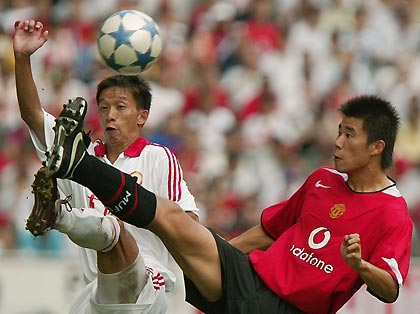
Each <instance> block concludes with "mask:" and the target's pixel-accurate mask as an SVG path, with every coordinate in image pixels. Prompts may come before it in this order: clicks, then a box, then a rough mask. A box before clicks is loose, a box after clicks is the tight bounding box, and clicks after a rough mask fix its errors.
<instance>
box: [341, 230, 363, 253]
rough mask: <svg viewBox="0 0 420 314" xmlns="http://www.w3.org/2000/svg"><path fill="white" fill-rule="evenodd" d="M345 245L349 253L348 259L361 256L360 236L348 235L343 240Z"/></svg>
mask: <svg viewBox="0 0 420 314" xmlns="http://www.w3.org/2000/svg"><path fill="white" fill-rule="evenodd" d="M343 245H344V247H345V250H346V252H347V257H348V258H350V257H357V256H358V255H359V254H360V251H361V246H360V236H359V235H358V234H350V235H346V236H345V237H344V239H343Z"/></svg>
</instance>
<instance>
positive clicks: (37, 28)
mask: <svg viewBox="0 0 420 314" xmlns="http://www.w3.org/2000/svg"><path fill="white" fill-rule="evenodd" d="M14 27H15V36H14V38H13V51H14V53H15V56H20V55H23V56H30V55H31V54H33V53H34V52H35V51H37V50H38V49H39V48H41V47H42V46H43V45H44V43H45V42H46V41H47V40H48V31H43V27H44V25H42V23H41V22H39V21H35V20H25V21H24V22H20V21H16V22H15V25H14Z"/></svg>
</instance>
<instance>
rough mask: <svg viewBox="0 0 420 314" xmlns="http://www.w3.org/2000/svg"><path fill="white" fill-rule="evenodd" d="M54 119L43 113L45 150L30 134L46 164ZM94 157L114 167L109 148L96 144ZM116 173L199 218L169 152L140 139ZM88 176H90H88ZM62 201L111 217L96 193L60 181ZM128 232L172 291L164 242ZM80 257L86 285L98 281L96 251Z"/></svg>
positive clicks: (138, 231) (130, 227)
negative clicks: (128, 177)
mask: <svg viewBox="0 0 420 314" xmlns="http://www.w3.org/2000/svg"><path fill="white" fill-rule="evenodd" d="M54 125H55V117H54V116H52V115H51V114H49V113H47V112H44V128H45V141H46V145H47V147H45V146H43V145H42V144H41V143H40V141H39V140H38V139H37V138H36V136H35V134H34V133H33V132H32V131H31V130H30V134H31V138H32V141H33V143H34V146H35V149H36V151H37V154H38V157H39V158H40V159H41V160H45V151H46V150H50V149H51V146H52V144H53V140H54V131H53V126H54ZM88 152H89V153H90V154H91V155H95V156H97V157H98V158H99V159H100V160H102V161H103V162H105V163H108V164H110V165H111V163H110V161H109V160H108V159H107V157H106V145H105V144H104V143H102V142H101V141H99V140H97V141H95V142H94V143H91V145H90V146H89V148H88ZM112 165H113V166H114V167H116V168H117V169H119V170H121V171H124V172H125V173H128V174H130V175H132V176H134V177H136V178H137V183H139V184H141V185H142V186H143V187H144V188H145V189H147V190H150V191H152V192H153V193H155V194H156V195H158V196H160V197H163V198H167V199H170V200H173V201H175V202H177V203H178V204H179V205H180V206H181V207H182V209H183V210H184V211H191V212H193V213H195V214H197V216H198V211H199V210H198V208H197V206H196V203H195V199H194V196H193V195H192V194H191V193H190V191H189V190H188V187H187V184H186V182H185V181H184V179H183V175H182V169H181V167H180V164H179V161H178V160H177V158H176V156H175V155H174V154H173V153H172V152H171V151H170V150H169V149H168V148H167V147H164V146H161V145H158V144H154V143H150V142H148V141H147V140H146V139H144V138H139V139H138V140H137V141H136V142H134V143H133V144H132V145H131V146H130V147H129V148H128V149H127V150H126V151H125V152H123V153H121V155H120V156H119V157H118V158H117V160H116V161H115V162H114V164H112ZM86 175H89V174H86ZM57 184H58V187H59V189H60V192H61V193H62V197H65V196H67V195H72V199H71V201H70V203H71V205H72V207H76V208H89V207H90V208H96V209H97V210H98V211H100V212H101V213H104V214H109V212H108V210H107V209H106V208H105V207H104V205H103V204H102V203H101V202H100V201H99V200H98V199H97V198H96V197H95V195H93V193H92V192H91V191H90V190H89V189H87V188H85V187H83V186H81V185H80V184H78V183H75V182H73V181H70V180H60V179H59V180H57ZM125 227H126V229H127V230H129V231H130V233H131V234H132V235H133V236H134V238H135V239H136V240H137V243H138V244H139V247H140V253H141V254H142V256H143V258H144V260H145V263H146V265H147V266H148V267H151V268H153V270H156V271H158V272H160V273H161V274H162V275H163V276H164V278H165V285H166V290H167V291H170V290H171V289H172V288H173V285H174V283H175V275H174V274H173V273H172V272H171V271H170V270H169V269H168V261H169V257H170V256H169V252H168V251H167V249H166V248H165V246H164V245H163V243H162V241H161V240H160V239H159V238H158V237H157V236H156V235H154V234H153V233H152V232H150V231H148V230H146V229H141V228H137V227H135V226H133V225H130V224H126V226H125ZM79 255H80V259H81V265H82V270H83V275H84V278H85V281H86V283H89V282H91V281H93V280H94V279H95V278H96V272H97V266H96V251H94V250H90V249H85V248H81V247H79Z"/></svg>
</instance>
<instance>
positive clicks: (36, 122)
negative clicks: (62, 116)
mask: <svg viewBox="0 0 420 314" xmlns="http://www.w3.org/2000/svg"><path fill="white" fill-rule="evenodd" d="M14 26H15V37H14V39H13V51H14V56H15V79H16V93H17V99H18V103H19V110H20V115H21V117H22V119H23V120H24V121H25V123H26V124H27V125H28V126H29V127H30V128H31V129H32V130H33V131H34V132H35V134H36V136H37V137H38V139H39V140H40V141H41V142H42V143H43V144H45V137H44V115H43V112H42V108H41V103H40V100H39V96H38V91H37V89H36V85H35V82H34V79H33V75H32V68H31V59H30V58H31V55H32V54H33V53H34V52H35V51H37V50H38V49H39V48H41V47H42V45H44V43H45V42H46V41H47V37H48V31H43V29H42V28H43V25H42V24H41V23H40V22H35V21H34V20H25V21H24V22H19V21H17V22H15V25H14Z"/></svg>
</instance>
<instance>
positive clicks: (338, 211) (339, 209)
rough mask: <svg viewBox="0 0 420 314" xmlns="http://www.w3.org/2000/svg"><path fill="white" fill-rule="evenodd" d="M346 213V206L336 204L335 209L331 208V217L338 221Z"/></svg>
mask: <svg viewBox="0 0 420 314" xmlns="http://www.w3.org/2000/svg"><path fill="white" fill-rule="evenodd" d="M345 212H346V206H344V204H335V205H334V206H333V207H331V208H330V217H331V218H333V219H336V218H339V217H341V216H343V214H344V213H345Z"/></svg>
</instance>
